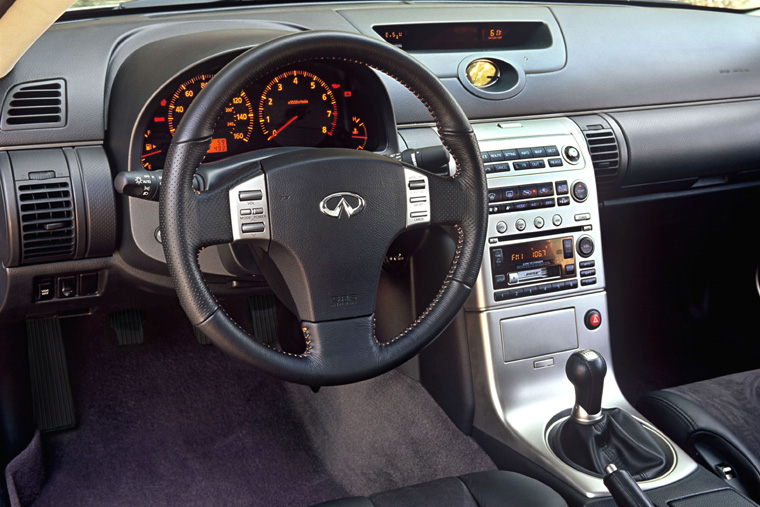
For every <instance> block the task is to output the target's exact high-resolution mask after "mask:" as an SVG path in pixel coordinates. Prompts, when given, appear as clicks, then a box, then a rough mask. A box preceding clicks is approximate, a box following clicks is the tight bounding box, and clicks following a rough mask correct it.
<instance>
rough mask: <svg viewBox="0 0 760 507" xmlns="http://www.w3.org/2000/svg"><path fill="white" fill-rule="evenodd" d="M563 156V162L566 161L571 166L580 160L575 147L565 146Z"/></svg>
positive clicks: (578, 152) (579, 153)
mask: <svg viewBox="0 0 760 507" xmlns="http://www.w3.org/2000/svg"><path fill="white" fill-rule="evenodd" d="M564 155H565V160H567V161H568V162H570V163H571V164H577V163H578V161H579V160H580V159H581V152H580V151H578V148H576V147H575V146H566V147H565V152H564Z"/></svg>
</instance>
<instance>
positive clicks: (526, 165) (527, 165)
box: [512, 162, 530, 171]
mask: <svg viewBox="0 0 760 507" xmlns="http://www.w3.org/2000/svg"><path fill="white" fill-rule="evenodd" d="M512 167H514V168H515V171H521V170H523V169H530V162H512Z"/></svg>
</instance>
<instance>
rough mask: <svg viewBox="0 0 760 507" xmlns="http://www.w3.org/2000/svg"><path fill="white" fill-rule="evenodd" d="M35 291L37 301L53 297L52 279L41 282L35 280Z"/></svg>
mask: <svg viewBox="0 0 760 507" xmlns="http://www.w3.org/2000/svg"><path fill="white" fill-rule="evenodd" d="M35 292H36V296H35V299H36V300H37V301H47V300H48V299H53V295H54V294H53V280H43V281H41V282H37V287H36V290H35Z"/></svg>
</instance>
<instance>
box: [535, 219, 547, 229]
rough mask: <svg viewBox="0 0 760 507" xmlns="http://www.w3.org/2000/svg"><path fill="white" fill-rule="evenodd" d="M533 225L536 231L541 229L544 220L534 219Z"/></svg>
mask: <svg viewBox="0 0 760 507" xmlns="http://www.w3.org/2000/svg"><path fill="white" fill-rule="evenodd" d="M533 225H535V226H536V229H541V228H542V227H543V226H544V219H543V217H536V218H534V219H533Z"/></svg>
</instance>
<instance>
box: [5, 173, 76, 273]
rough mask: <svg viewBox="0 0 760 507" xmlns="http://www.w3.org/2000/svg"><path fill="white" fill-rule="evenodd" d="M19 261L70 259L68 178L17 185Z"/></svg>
mask: <svg viewBox="0 0 760 507" xmlns="http://www.w3.org/2000/svg"><path fill="white" fill-rule="evenodd" d="M17 188H18V192H17V197H18V206H19V216H20V217H21V262H22V263H23V264H29V263H33V262H43V261H51V260H62V259H73V258H74V251H75V250H74V247H75V243H76V238H75V235H74V202H73V198H72V196H71V184H70V183H69V182H68V181H67V180H60V179H59V180H58V181H55V182H51V181H47V182H45V183H21V184H19V185H18V187H17Z"/></svg>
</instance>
